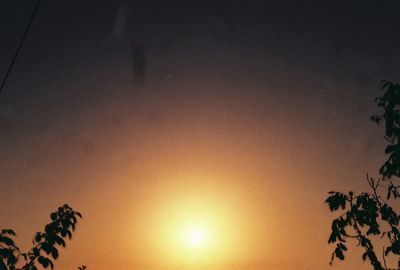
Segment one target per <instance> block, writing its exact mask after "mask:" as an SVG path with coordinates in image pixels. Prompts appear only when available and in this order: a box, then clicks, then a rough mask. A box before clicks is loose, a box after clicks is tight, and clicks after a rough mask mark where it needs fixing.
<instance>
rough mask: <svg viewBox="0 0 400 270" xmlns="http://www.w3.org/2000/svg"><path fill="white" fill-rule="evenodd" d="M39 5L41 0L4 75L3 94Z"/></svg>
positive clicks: (0, 88)
mask: <svg viewBox="0 0 400 270" xmlns="http://www.w3.org/2000/svg"><path fill="white" fill-rule="evenodd" d="M39 5H40V0H38V1H37V3H36V5H35V9H34V10H33V13H32V16H31V18H30V19H29V22H28V25H27V27H26V29H25V32H24V35H23V36H22V39H21V41H20V42H19V44H18V47H17V49H16V50H15V53H14V56H13V58H12V60H11V63H10V65H9V66H8V69H7V72H6V75H4V78H3V81H2V82H1V85H0V94H1V92H2V90H3V88H4V85H5V84H6V81H7V78H8V75H10V72H11V70H12V68H13V66H14V63H15V60H16V59H17V56H18V54H19V51H20V50H21V48H22V45H23V44H24V41H25V39H26V36H27V35H28V32H29V28H30V27H31V25H32V22H33V19H34V18H35V15H36V13H37V10H38V9H39Z"/></svg>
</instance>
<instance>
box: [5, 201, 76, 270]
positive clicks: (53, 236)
mask: <svg viewBox="0 0 400 270" xmlns="http://www.w3.org/2000/svg"><path fill="white" fill-rule="evenodd" d="M50 218H51V222H50V223H49V224H47V225H46V226H45V228H44V231H42V232H37V233H35V235H34V237H33V240H32V244H33V247H32V248H31V249H30V250H29V251H28V252H25V253H22V252H20V250H19V248H18V247H16V246H15V244H14V241H13V239H12V238H11V237H12V236H15V232H14V231H12V230H2V231H1V233H0V256H1V260H0V270H37V269H38V266H41V267H43V268H49V267H50V268H51V269H53V268H54V260H56V259H57V258H58V256H59V248H60V247H63V248H64V247H65V245H66V244H65V239H66V238H67V237H68V239H71V237H72V232H73V231H75V228H76V224H77V219H78V218H82V215H81V214H80V213H79V212H76V211H74V210H73V209H72V208H71V207H70V206H69V205H68V204H65V205H63V206H61V207H59V208H58V210H57V211H55V212H53V213H51V215H50ZM17 265H21V266H20V267H18V266H17Z"/></svg>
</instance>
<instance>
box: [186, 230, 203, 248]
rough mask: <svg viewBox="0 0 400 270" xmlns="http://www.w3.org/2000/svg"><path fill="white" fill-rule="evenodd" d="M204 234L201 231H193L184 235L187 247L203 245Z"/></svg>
mask: <svg viewBox="0 0 400 270" xmlns="http://www.w3.org/2000/svg"><path fill="white" fill-rule="evenodd" d="M204 238H205V233H204V231H203V230H201V229H193V230H190V231H188V232H187V233H186V235H185V242H186V244H187V246H189V247H199V246H201V245H203V244H204Z"/></svg>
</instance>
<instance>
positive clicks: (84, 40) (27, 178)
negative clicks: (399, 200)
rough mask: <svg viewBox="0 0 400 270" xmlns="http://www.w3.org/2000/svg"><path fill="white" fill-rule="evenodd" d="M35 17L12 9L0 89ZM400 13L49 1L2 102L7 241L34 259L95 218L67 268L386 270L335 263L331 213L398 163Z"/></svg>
mask: <svg viewBox="0 0 400 270" xmlns="http://www.w3.org/2000/svg"><path fill="white" fill-rule="evenodd" d="M35 3H36V2H35V1H28V0H24V1H23V0H13V1H11V0H3V1H1V2H0V33H1V36H2V38H1V41H0V78H3V76H4V75H5V73H6V70H7V68H8V66H9V64H10V62H11V59H12V56H13V54H14V52H15V50H16V48H17V46H18V43H19V42H20V40H21V38H22V36H23V33H24V30H25V27H26V25H27V23H28V21H29V18H30V16H31V14H32V12H33V9H34V6H35ZM399 8H400V4H399V3H398V2H397V1H377V0H376V1H375V0H357V1H356V0H351V1H349V0H347V1H316V0H306V1H278V0H271V1H200V0H199V1H196V0H192V1H183V0H182V1H177V0H173V1H170V0H168V1H154V0H148V1H144V0H143V1H133V0H132V1H129V0H120V1H106V0H98V1H94V0H80V1H76V0H74V1H66V0H58V1H50V0H41V4H40V7H39V9H38V12H37V14H36V16H35V18H34V21H33V23H32V25H31V28H30V30H29V33H28V35H27V38H26V40H25V42H24V45H23V47H22V49H21V51H20V53H19V55H18V58H17V60H16V62H15V65H14V66H13V69H12V71H11V73H10V76H9V78H8V80H7V82H6V84H5V87H4V89H3V90H2V92H1V93H0V129H1V132H0V149H1V151H0V179H1V180H0V184H1V189H0V216H1V219H0V228H12V229H15V231H16V232H17V234H18V237H17V243H18V244H19V245H20V246H21V247H22V248H23V249H28V248H29V247H30V244H31V239H32V236H33V234H34V233H35V232H36V231H39V230H41V229H42V228H43V226H44V224H46V223H47V222H49V214H50V213H51V212H52V211H53V210H55V209H57V207H58V206H60V205H62V204H64V203H68V204H70V205H71V206H72V207H73V208H74V209H76V210H78V211H80V212H81V213H82V215H83V216H84V219H83V220H80V221H79V224H78V229H77V231H76V232H75V233H74V235H73V239H72V240H71V241H70V242H68V243H67V248H66V249H65V250H62V251H60V258H59V259H58V260H57V262H56V263H55V264H56V269H76V268H77V267H78V266H79V265H82V264H84V265H87V266H88V269H89V270H90V269H98V270H102V269H110V268H111V269H116V270H118V269H126V268H131V269H144V270H159V269H208V270H210V269H215V270H217V269H221V270H225V269H252V270H258V269H271V270H288V269H293V268H295V269H370V266H369V265H368V264H367V263H363V262H362V260H361V256H360V254H361V252H360V250H359V249H357V248H356V247H355V245H354V246H353V247H352V251H351V252H350V253H349V254H348V256H347V258H346V261H344V262H339V261H335V262H334V264H333V266H329V260H330V256H331V252H332V251H333V248H334V246H330V245H328V243H327V240H328V237H329V232H330V222H331V221H332V219H333V218H334V217H335V216H334V215H332V214H330V213H329V209H328V207H327V205H326V204H325V203H324V200H325V199H326V197H327V192H328V191H331V190H339V191H349V190H354V191H362V190H365V189H366V188H367V183H366V180H365V175H366V173H367V172H368V173H369V174H370V175H372V176H378V169H379V167H380V165H381V164H382V163H383V161H384V160H385V156H384V153H383V149H384V148H383V147H384V143H385V142H384V140H383V129H382V127H379V126H376V125H374V124H373V123H372V122H371V121H370V120H369V116H370V115H372V114H375V113H376V112H377V109H376V106H375V104H374V102H373V100H374V98H375V97H376V96H378V95H379V94H381V93H382V92H381V90H380V81H381V80H382V79H386V80H391V81H394V82H396V80H397V79H398V70H399V63H398V59H400V48H399V46H398V44H399V42H400V37H399V35H398V33H399V30H400V22H399V21H398V10H399ZM397 82H398V81H397ZM193 231H197V232H198V234H197V235H199V234H200V235H204V237H203V236H202V237H201V238H202V239H201V243H200V244H199V245H197V244H196V245H195V246H191V245H190V244H189V245H188V243H187V240H188V239H187V237H186V236H185V235H187V234H189V235H190V234H191V233H192V232H193ZM189 241H190V240H189Z"/></svg>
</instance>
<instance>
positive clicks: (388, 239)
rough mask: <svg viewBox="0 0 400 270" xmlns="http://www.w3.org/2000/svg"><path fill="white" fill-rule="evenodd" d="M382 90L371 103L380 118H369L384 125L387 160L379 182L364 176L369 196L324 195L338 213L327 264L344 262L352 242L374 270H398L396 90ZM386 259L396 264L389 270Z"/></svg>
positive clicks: (389, 86)
mask: <svg viewBox="0 0 400 270" xmlns="http://www.w3.org/2000/svg"><path fill="white" fill-rule="evenodd" d="M382 90H384V94H383V95H382V96H379V97H377V98H376V99H375V102H376V103H377V106H378V107H379V108H381V109H383V114H381V115H374V116H371V120H372V121H373V122H374V123H376V124H380V123H381V122H384V124H385V136H384V138H385V140H386V141H387V143H388V144H387V146H386V147H385V153H386V154H387V155H388V158H387V160H386V161H385V162H384V164H383V165H382V166H381V168H380V169H379V174H380V177H379V178H376V179H375V178H372V177H370V176H368V175H367V182H368V185H369V188H370V191H369V192H362V193H361V194H358V195H355V194H354V193H353V192H352V191H350V192H348V193H341V192H334V191H331V192H329V193H328V194H329V196H328V198H327V199H326V203H327V204H328V205H329V209H330V211H331V212H336V211H340V212H341V214H340V216H338V217H337V218H335V219H334V220H333V221H332V230H331V234H330V236H329V240H328V243H330V244H336V248H335V250H334V252H333V253H332V258H331V262H330V263H331V264H332V262H333V260H334V259H335V258H338V259H339V260H344V259H345V253H346V251H347V246H346V244H347V243H346V241H347V240H355V241H356V243H357V244H358V246H360V247H361V248H362V249H363V251H364V252H363V255H362V259H363V261H366V260H368V261H369V262H370V264H371V266H372V267H373V269H374V270H389V269H400V231H399V222H400V216H399V215H398V214H397V212H396V210H395V207H394V203H395V202H396V201H397V200H398V199H400V193H399V188H400V186H399V185H396V184H395V181H396V180H398V179H397V178H399V177H400V108H399V107H400V86H399V85H398V84H393V83H391V82H388V81H383V82H382ZM376 236H379V237H376ZM379 239H380V240H379ZM378 242H379V243H378ZM377 245H378V246H379V245H383V246H382V250H378V249H377V248H376V246H377ZM388 256H390V257H391V260H390V261H391V262H393V259H396V260H397V263H396V264H397V265H396V266H395V267H389V265H388V264H389V263H388V261H389V260H388Z"/></svg>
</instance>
